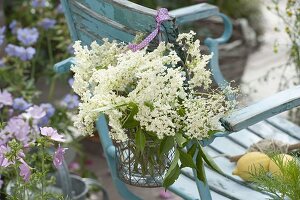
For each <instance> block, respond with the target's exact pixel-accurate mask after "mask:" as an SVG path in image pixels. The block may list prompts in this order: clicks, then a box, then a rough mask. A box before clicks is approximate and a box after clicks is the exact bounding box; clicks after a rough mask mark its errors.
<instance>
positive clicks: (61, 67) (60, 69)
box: [54, 57, 75, 73]
mask: <svg viewBox="0 0 300 200" xmlns="http://www.w3.org/2000/svg"><path fill="white" fill-rule="evenodd" d="M72 64H75V58H74V57H70V58H68V59H65V60H63V61H60V62H58V63H56V64H55V65H54V71H55V72H57V73H65V72H68V71H70V68H71V65H72Z"/></svg>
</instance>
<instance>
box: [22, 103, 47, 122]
mask: <svg viewBox="0 0 300 200" xmlns="http://www.w3.org/2000/svg"><path fill="white" fill-rule="evenodd" d="M26 115H27V116H28V117H29V118H33V119H41V118H43V117H44V116H45V115H46V112H45V110H44V109H43V108H42V107H39V106H36V105H34V106H32V107H30V108H28V109H27V110H26Z"/></svg>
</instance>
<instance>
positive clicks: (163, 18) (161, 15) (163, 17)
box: [128, 8, 170, 52]
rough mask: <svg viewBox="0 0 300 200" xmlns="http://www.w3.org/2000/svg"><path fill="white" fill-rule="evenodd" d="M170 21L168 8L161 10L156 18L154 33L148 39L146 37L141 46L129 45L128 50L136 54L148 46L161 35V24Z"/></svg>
mask: <svg viewBox="0 0 300 200" xmlns="http://www.w3.org/2000/svg"><path fill="white" fill-rule="evenodd" d="M169 19H170V16H169V13H168V10H167V9H166V8H160V9H159V10H158V11H157V15H156V17H155V20H156V29H155V30H154V31H153V32H152V33H150V35H148V37H146V38H145V39H144V40H143V41H142V42H141V43H140V44H129V45H128V48H129V49H131V50H132V51H133V52H135V51H137V50H140V49H142V48H144V47H145V46H147V45H148V44H149V43H150V42H151V41H152V40H153V39H154V38H155V37H156V36H157V34H158V33H159V31H160V26H161V23H162V22H164V21H166V20H169Z"/></svg>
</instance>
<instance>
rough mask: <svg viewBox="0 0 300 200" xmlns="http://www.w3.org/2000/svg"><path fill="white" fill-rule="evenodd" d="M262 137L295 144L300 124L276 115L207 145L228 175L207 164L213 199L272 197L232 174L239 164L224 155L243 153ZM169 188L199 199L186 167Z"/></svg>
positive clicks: (260, 199)
mask: <svg viewBox="0 0 300 200" xmlns="http://www.w3.org/2000/svg"><path fill="white" fill-rule="evenodd" d="M261 139H276V140H280V141H283V142H286V143H288V144H294V143H297V142H299V140H300V127H298V126H297V125H295V124H293V123H292V122H290V121H288V120H286V119H284V118H282V117H279V116H275V117H272V118H269V119H267V120H265V121H262V122H260V123H257V124H255V125H253V126H250V127H249V128H248V129H244V130H242V131H239V132H235V133H232V134H230V135H228V136H227V137H224V138H216V139H215V141H214V142H213V143H211V144H210V145H209V146H208V147H205V148H206V151H207V152H208V153H209V154H210V156H212V157H213V158H214V160H215V162H216V163H217V164H218V166H219V167H220V168H221V169H222V171H223V172H224V173H225V175H220V174H218V173H216V172H214V171H212V170H211V169H209V168H208V167H205V171H206V176H207V181H208V184H209V187H210V191H211V195H212V199H213V200H223V199H231V200H233V199H236V200H249V199H255V200H264V199H270V196H269V195H268V194H266V193H261V192H259V191H256V190H254V188H253V187H252V186H251V184H250V183H246V182H244V181H243V180H242V179H241V178H240V177H238V176H234V175H232V171H233V169H234V168H235V166H236V165H235V163H232V162H230V161H229V160H228V159H227V158H226V157H225V155H230V156H235V155H239V154H243V153H245V151H246V150H247V148H248V147H249V146H250V145H252V144H253V143H256V142H258V141H260V140H261ZM170 190H171V191H173V192H174V193H177V194H179V195H180V196H182V197H183V198H184V199H199V197H198V196H199V194H198V190H197V186H196V184H195V182H194V177H193V173H192V170H190V169H187V168H185V169H183V170H182V174H181V175H180V177H179V179H178V180H177V181H176V182H175V184H173V185H172V187H171V188H170ZM193 197H195V198H193ZM249 197H251V198H249Z"/></svg>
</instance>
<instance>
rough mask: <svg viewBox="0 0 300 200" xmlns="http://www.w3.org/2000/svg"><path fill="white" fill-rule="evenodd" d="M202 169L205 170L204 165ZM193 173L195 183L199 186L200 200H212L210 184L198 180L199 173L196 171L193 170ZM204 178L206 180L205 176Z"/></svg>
mask: <svg viewBox="0 0 300 200" xmlns="http://www.w3.org/2000/svg"><path fill="white" fill-rule="evenodd" d="M202 168H204V165H203V164H202ZM203 171H204V170H203ZM193 173H194V177H195V182H196V184H197V188H198V191H199V195H200V199H201V200H212V198H211V194H210V191H209V186H208V183H204V182H203V181H201V180H199V179H198V178H197V171H196V170H193ZM204 177H205V179H206V176H205V174H204Z"/></svg>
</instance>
